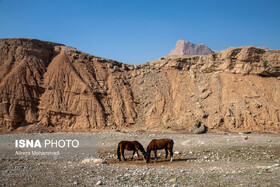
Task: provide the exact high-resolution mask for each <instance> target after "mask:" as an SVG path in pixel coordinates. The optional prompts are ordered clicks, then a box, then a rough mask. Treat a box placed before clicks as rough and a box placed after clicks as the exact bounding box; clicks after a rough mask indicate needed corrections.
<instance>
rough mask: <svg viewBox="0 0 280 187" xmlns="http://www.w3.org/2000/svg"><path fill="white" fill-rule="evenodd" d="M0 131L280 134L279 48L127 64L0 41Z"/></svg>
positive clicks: (72, 50)
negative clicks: (204, 128) (198, 128)
mask: <svg viewBox="0 0 280 187" xmlns="http://www.w3.org/2000/svg"><path fill="white" fill-rule="evenodd" d="M0 66H1V68H0V130H1V132H2V133H4V132H7V131H11V130H13V131H16V132H17V131H24V132H50V131H55V132H56V131H91V130H102V129H103V130H116V129H130V130H148V131H149V130H160V131H161V130H164V131H168V130H172V131H184V132H188V131H189V130H190V129H192V128H193V126H194V125H196V124H203V125H205V126H207V127H208V130H210V131H219V132H224V131H229V132H240V131H257V132H280V112H279V110H280V79H279V76H280V51H279V50H265V49H259V48H254V47H247V48H234V49H228V50H224V51H221V52H219V53H215V54H210V55H193V56H166V57H162V58H160V59H158V60H155V61H152V62H148V63H146V64H143V65H126V64H122V63H119V62H116V61H113V60H108V59H105V58H100V57H96V56H93V55H90V54H86V53H83V52H81V51H79V50H77V49H75V48H71V47H67V46H64V45H61V44H56V43H51V42H43V41H39V40H31V39H2V40H0Z"/></svg>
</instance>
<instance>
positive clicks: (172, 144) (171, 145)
mask: <svg viewBox="0 0 280 187" xmlns="http://www.w3.org/2000/svg"><path fill="white" fill-rule="evenodd" d="M173 146H174V141H173V140H171V141H170V148H171V149H170V156H171V157H173ZM171 161H172V158H171Z"/></svg>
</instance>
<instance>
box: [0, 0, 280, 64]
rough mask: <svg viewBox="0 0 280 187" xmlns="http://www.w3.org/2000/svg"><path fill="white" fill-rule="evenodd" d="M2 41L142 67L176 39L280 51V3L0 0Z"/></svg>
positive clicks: (277, 0) (269, 0)
mask: <svg viewBox="0 0 280 187" xmlns="http://www.w3.org/2000/svg"><path fill="white" fill-rule="evenodd" d="M0 23H1V24H0V38H36V39H40V40H46V41H53V42H58V43H63V44H65V45H68V46H72V47H75V48H77V49H79V50H82V51H84V52H87V53H90V54H93V55H97V56H101V57H105V58H110V59H114V60H118V61H121V62H124V63H128V64H141V63H145V62H147V61H151V60H155V59H157V58H160V57H162V56H165V55H167V54H168V53H169V52H170V50H171V49H173V48H174V47H175V44H176V42H177V40H179V39H182V40H186V41H190V42H193V43H197V44H200V43H204V44H206V45H207V46H209V47H210V48H211V49H215V50H222V49H225V48H228V47H230V46H244V45H255V46H266V47H268V48H270V49H280V0H204V1H202V0H201V1H199V0H189V1H188V0H85V1H82V0H80V1H78V0H77V1H73V0H55V1H54V0H18V1H13V0H0Z"/></svg>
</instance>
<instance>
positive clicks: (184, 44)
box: [169, 40, 215, 55]
mask: <svg viewBox="0 0 280 187" xmlns="http://www.w3.org/2000/svg"><path fill="white" fill-rule="evenodd" d="M212 53H215V51H213V50H211V49H210V48H209V47H207V46H206V45H205V44H199V45H198V44H194V43H191V42H188V41H184V40H178V42H177V43H176V46H175V49H173V50H172V51H171V52H170V53H169V55H208V54H212Z"/></svg>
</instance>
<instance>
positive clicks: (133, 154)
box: [131, 149, 135, 160]
mask: <svg viewBox="0 0 280 187" xmlns="http://www.w3.org/2000/svg"><path fill="white" fill-rule="evenodd" d="M134 154H135V149H134V150H133V153H132V157H131V160H133V157H134Z"/></svg>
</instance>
